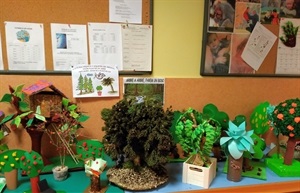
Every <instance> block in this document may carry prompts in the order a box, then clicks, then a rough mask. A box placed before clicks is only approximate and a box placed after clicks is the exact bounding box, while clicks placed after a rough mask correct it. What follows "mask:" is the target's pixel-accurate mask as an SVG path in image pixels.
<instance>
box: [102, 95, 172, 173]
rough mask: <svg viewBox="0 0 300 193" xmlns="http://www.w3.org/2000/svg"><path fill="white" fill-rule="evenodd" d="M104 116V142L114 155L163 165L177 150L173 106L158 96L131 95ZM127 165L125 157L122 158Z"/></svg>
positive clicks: (114, 157)
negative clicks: (162, 101)
mask: <svg viewBox="0 0 300 193" xmlns="http://www.w3.org/2000/svg"><path fill="white" fill-rule="evenodd" d="M101 116H102V119H103V120H104V127H103V131H105V135H104V136H103V143H104V146H105V150H106V153H107V154H108V155H109V156H110V157H111V158H112V159H113V160H118V159H119V158H120V157H124V158H125V159H126V160H130V161H131V162H132V163H134V166H135V167H139V166H148V167H151V168H152V169H155V168H159V167H160V166H162V165H164V164H166V163H167V162H168V159H167V156H168V155H169V154H170V153H171V152H172V153H174V152H177V150H176V145H175V143H174V142H173V139H172V135H171V133H170V130H169V129H170V127H171V124H172V119H173V112H172V109H171V108H167V109H166V110H164V109H163V106H162V104H161V103H158V102H157V101H156V100H155V99H152V98H149V99H148V98H144V100H143V101H140V102H139V103H138V102H137V100H136V98H133V97H127V98H124V99H122V100H120V101H119V102H118V103H116V104H115V105H113V107H112V108H111V109H108V108H106V109H103V110H102V111H101ZM118 161H119V162H118V165H119V166H120V167H123V164H124V160H118Z"/></svg>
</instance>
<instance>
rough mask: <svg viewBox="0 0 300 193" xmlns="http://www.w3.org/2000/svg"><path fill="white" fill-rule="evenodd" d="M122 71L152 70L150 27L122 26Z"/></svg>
mask: <svg viewBox="0 0 300 193" xmlns="http://www.w3.org/2000/svg"><path fill="white" fill-rule="evenodd" d="M122 26H123V27H122V47H123V70H125V71H126V70H134V71H151V70H152V65H151V64H152V26H151V25H122Z"/></svg>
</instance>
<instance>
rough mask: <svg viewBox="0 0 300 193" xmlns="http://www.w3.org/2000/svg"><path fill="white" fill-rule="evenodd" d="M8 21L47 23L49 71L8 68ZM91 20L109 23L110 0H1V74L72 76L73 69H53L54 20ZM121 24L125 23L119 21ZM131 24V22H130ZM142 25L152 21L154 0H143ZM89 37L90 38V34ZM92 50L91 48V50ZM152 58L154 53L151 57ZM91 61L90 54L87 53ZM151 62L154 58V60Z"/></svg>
mask: <svg viewBox="0 0 300 193" xmlns="http://www.w3.org/2000/svg"><path fill="white" fill-rule="evenodd" d="M5 22H28V23H42V24H43V26H44V45H45V64H46V70H9V68H8V56H7V55H8V54H7V45H6V34H5ZM89 22H95V23H113V22H109V0H101V1H99V0H88V1H87V0H84V1H82V0H76V1H72V0H66V1H57V0H51V1H40V0H30V1H10V0H1V2H0V32H1V43H2V56H3V66H4V69H3V70H0V74H33V75H35V74H37V75H38V74H41V75H71V71H65V70H62V71H60V70H54V66H53V55H52V43H51V29H50V28H51V27H50V25H51V23H59V24H74V25H76V24H79V25H88V23H89ZM120 24H122V23H120ZM128 24H130V23H128ZM141 24H142V25H152V24H153V0H142V23H141ZM87 38H88V37H87ZM88 52H89V50H88ZM151 57H152V56H151ZM88 61H89V62H90V56H89V54H88ZM151 61H152V60H151ZM151 73H152V62H151V70H149V71H136V70H128V71H127V70H126V71H119V74H120V75H121V74H124V75H126V74H128V75H142V74H151Z"/></svg>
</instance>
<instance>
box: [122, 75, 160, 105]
mask: <svg viewBox="0 0 300 193" xmlns="http://www.w3.org/2000/svg"><path fill="white" fill-rule="evenodd" d="M123 83H124V89H123V91H124V97H128V96H131V97H132V96H134V97H136V98H137V99H138V100H143V98H144V97H148V98H155V99H157V100H158V101H161V102H162V104H163V103H164V96H165V79H164V78H124V79H123Z"/></svg>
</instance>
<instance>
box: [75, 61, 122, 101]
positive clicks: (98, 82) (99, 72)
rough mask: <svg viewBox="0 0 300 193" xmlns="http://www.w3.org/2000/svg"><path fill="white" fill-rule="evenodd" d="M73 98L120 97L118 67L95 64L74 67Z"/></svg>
mask: <svg viewBox="0 0 300 193" xmlns="http://www.w3.org/2000/svg"><path fill="white" fill-rule="evenodd" d="M72 86H73V97H74V98H84V97H118V96H119V72H118V69H117V67H112V66H107V65H100V64H93V65H76V66H74V67H72Z"/></svg>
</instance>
